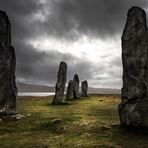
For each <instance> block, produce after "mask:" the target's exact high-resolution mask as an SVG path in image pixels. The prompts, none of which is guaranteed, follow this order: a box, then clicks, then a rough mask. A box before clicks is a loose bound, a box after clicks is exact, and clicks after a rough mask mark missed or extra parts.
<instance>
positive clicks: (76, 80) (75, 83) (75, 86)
mask: <svg viewBox="0 0 148 148" xmlns="http://www.w3.org/2000/svg"><path fill="white" fill-rule="evenodd" d="M73 97H74V99H78V98H79V77H78V75H77V74H75V75H74V78H73Z"/></svg>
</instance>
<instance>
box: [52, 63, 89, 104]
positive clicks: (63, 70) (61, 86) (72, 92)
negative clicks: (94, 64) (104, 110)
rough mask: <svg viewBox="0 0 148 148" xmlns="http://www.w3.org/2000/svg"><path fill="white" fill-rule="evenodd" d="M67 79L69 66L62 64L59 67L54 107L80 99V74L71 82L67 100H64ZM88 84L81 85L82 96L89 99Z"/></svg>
mask: <svg viewBox="0 0 148 148" xmlns="http://www.w3.org/2000/svg"><path fill="white" fill-rule="evenodd" d="M66 77H67V64H66V63H65V62H61V63H60V66H59V71H58V76H57V83H56V87H55V96H54V98H53V101H52V104H53V105H60V104H65V103H67V102H65V101H72V100H73V99H78V98H79V96H80V95H79V77H78V74H75V75H74V78H73V80H70V81H69V83H68V87H67V92H66V98H65V99H64V92H65V85H66ZM87 90H88V83H87V81H86V80H85V81H83V82H82V83H81V96H82V97H87Z"/></svg>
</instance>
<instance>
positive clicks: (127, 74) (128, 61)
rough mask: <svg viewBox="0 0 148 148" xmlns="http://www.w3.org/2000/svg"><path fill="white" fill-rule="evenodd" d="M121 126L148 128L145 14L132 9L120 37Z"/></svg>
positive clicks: (147, 48) (147, 31) (147, 53)
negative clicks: (121, 76)
mask: <svg viewBox="0 0 148 148" xmlns="http://www.w3.org/2000/svg"><path fill="white" fill-rule="evenodd" d="M122 62H123V87H122V102H121V104H120V105H119V116H120V121H121V125H128V126H148V29H147V26H146V14H145V11H144V10H143V9H141V8H139V7H132V8H131V9H130V10H129V11H128V15H127V22H126V25H125V28H124V31H123V34H122Z"/></svg>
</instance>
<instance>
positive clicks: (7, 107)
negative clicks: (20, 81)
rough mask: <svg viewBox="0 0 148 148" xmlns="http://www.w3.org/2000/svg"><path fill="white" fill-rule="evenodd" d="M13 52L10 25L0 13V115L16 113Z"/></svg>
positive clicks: (14, 60)
mask: <svg viewBox="0 0 148 148" xmlns="http://www.w3.org/2000/svg"><path fill="white" fill-rule="evenodd" d="M15 65H16V58H15V51H14V48H13V47H12V45H11V24H10V22H9V20H8V16H7V15H6V13H5V12H3V11H0V114H1V115H2V114H15V113H17V103H16V95H17V88H16V85H15Z"/></svg>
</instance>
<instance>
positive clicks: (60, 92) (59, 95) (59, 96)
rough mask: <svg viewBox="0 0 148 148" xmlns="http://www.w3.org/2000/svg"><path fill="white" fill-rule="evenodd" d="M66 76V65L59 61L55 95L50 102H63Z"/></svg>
mask: <svg viewBox="0 0 148 148" xmlns="http://www.w3.org/2000/svg"><path fill="white" fill-rule="evenodd" d="M66 76H67V65H66V63H65V62H61V63H60V66H59V71H58V77H57V83H56V87H55V96H54V98H53V101H52V104H55V105H56V104H57V105H58V104H61V103H62V102H63V96H64V90H65V84H66Z"/></svg>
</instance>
